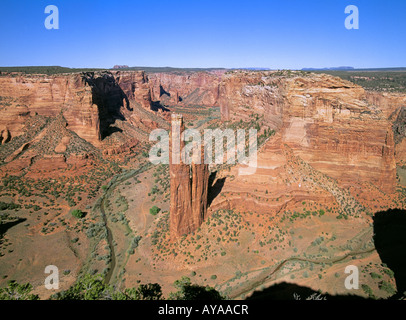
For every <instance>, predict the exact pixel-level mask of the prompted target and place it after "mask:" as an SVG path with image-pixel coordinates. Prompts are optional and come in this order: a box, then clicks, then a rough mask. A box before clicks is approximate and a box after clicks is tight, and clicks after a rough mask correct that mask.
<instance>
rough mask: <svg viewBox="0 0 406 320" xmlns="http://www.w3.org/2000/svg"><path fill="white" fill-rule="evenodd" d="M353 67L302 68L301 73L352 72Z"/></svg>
mask: <svg viewBox="0 0 406 320" xmlns="http://www.w3.org/2000/svg"><path fill="white" fill-rule="evenodd" d="M354 69H355V68H354V67H347V66H343V67H333V68H302V71H315V70H330V71H340V70H354Z"/></svg>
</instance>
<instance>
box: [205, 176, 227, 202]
mask: <svg viewBox="0 0 406 320" xmlns="http://www.w3.org/2000/svg"><path fill="white" fill-rule="evenodd" d="M216 175H217V171H214V172H212V173H211V174H210V176H209V190H208V195H207V206H208V207H210V205H211V203H212V202H213V200H214V199H215V198H216V197H217V196H218V195H219V194H220V192H221V189H223V186H224V183H225V182H226V178H221V179H217V180H216ZM214 181H216V182H214Z"/></svg>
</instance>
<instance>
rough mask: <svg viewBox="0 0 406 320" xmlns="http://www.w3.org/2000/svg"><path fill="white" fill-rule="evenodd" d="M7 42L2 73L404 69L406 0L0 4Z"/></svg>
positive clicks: (5, 0) (38, 0)
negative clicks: (54, 10) (50, 24)
mask: <svg viewBox="0 0 406 320" xmlns="http://www.w3.org/2000/svg"><path fill="white" fill-rule="evenodd" d="M50 4H52V5H56V6H57V7H58V9H59V30H47V29H46V28H45V27H44V20H45V18H46V16H47V14H45V13H44V9H45V7H46V6H47V5H50ZM350 4H353V5H356V6H357V7H358V9H359V29H358V30H347V29H346V28H345V27H344V20H345V18H346V16H347V15H346V14H345V13H344V9H345V7H346V6H347V5H350ZM0 38H1V45H0V66H21V65H60V66H66V67H77V68H79V67H100V68H110V67H112V66H113V65H115V64H126V65H129V66H171V67H226V68H233V67H268V68H272V69H283V68H291V69H300V68H303V67H335V66H353V67H357V68H367V67H405V66H406V41H405V39H406V1H405V0H398V1H393V0H389V1H382V0H379V1H378V0H362V1H361V0H360V1H356V0H346V1H343V0H337V1H333V0H322V1H316V0H308V1H306V0H301V1H300V0H284V1H271V0H267V1H266V0H262V1H255V0H250V1H240V0H233V1H228V0H227V1H222V0H216V1H212V0H206V1H199V0H189V1H178V0H170V1H169V0H167V1H151V0H148V1H137V0H117V1H112V0H110V1H104V0H91V1H79V0H69V1H66V0H47V1H42V0H27V1H19V0H1V1H0Z"/></svg>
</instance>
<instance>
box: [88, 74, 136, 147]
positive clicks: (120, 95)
mask: <svg viewBox="0 0 406 320" xmlns="http://www.w3.org/2000/svg"><path fill="white" fill-rule="evenodd" d="M83 79H84V80H85V81H86V83H87V84H89V86H90V87H91V88H92V99H93V103H94V104H96V105H97V107H98V111H99V118H100V135H101V139H102V140H103V139H104V138H106V137H108V136H109V135H111V134H112V133H114V132H122V130H121V129H119V128H117V127H114V126H112V125H113V124H114V123H115V121H116V120H122V121H125V120H126V119H125V117H124V115H123V113H122V108H126V109H127V110H129V111H132V108H131V107H130V101H129V99H128V96H127V95H126V94H125V92H124V91H123V89H122V88H121V87H120V86H119V84H118V83H117V81H116V79H115V78H114V76H113V75H112V74H111V73H108V72H106V73H102V75H100V76H98V77H95V75H94V73H93V72H87V73H85V74H83Z"/></svg>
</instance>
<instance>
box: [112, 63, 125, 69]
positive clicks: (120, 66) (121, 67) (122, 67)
mask: <svg viewBox="0 0 406 320" xmlns="http://www.w3.org/2000/svg"><path fill="white" fill-rule="evenodd" d="M127 68H128V66H127V65H126V64H123V65H118V64H116V65H115V66H114V67H113V69H127Z"/></svg>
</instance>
